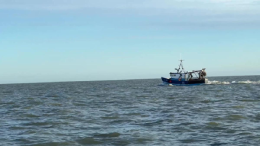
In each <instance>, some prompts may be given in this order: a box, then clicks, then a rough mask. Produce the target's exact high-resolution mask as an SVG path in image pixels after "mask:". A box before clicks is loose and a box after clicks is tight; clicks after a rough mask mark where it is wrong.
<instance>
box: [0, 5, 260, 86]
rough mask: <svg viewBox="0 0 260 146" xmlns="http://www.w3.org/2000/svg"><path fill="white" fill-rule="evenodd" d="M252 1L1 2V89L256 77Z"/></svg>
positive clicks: (258, 25)
mask: <svg viewBox="0 0 260 146" xmlns="http://www.w3.org/2000/svg"><path fill="white" fill-rule="evenodd" d="M259 18H260V1H258V0H247V1H244V0H243V1H242V0H109V1H108V0H91V1H90V0H0V52H1V54H0V67H1V71H0V83H2V84H3V83H34V82H59V81H92V80H121V79H149V78H158V79H159V78H160V77H162V76H164V77H169V72H173V71H174V69H175V68H176V67H178V65H179V60H180V54H181V58H182V59H183V60H184V63H183V64H184V67H185V70H186V71H192V70H198V69H201V68H206V71H207V75H208V76H238V75H260V59H259V54H260V41H259V40H260V19H259Z"/></svg>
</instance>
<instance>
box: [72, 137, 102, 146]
mask: <svg viewBox="0 0 260 146" xmlns="http://www.w3.org/2000/svg"><path fill="white" fill-rule="evenodd" d="M76 142H78V143H79V144H82V145H100V144H102V142H101V141H98V140H95V139H94V138H93V137H85V138H82V139H79V140H77V141H76Z"/></svg>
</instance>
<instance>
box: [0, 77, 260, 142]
mask: <svg viewBox="0 0 260 146" xmlns="http://www.w3.org/2000/svg"><path fill="white" fill-rule="evenodd" d="M208 79H209V82H208V84H205V85H199V86H168V85H164V86H161V83H162V82H161V80H160V79H146V80H121V81H95V82H64V83H38V84H8V85H0V115H1V118H0V145H1V146H2V145H3V146H81V145H100V146H102V145H108V146H109V145H111V146H112V145H118V146H128V145H129V146H143V145H147V146H162V145H164V146H173V145H176V146H179V145H192V146H204V145H205V146H220V145H227V146H239V145H241V146H245V145H259V144H260V82H259V80H260V76H241V77H209V78H208Z"/></svg>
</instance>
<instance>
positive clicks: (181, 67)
mask: <svg viewBox="0 0 260 146" xmlns="http://www.w3.org/2000/svg"><path fill="white" fill-rule="evenodd" d="M182 61H184V60H182V59H181V60H180V65H179V68H178V69H176V70H177V73H182V72H183V73H184V72H185V70H184V67H183V64H182ZM180 69H181V70H180Z"/></svg>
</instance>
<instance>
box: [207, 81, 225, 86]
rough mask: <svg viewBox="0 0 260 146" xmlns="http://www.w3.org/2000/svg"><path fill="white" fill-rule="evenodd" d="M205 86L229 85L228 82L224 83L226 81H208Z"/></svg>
mask: <svg viewBox="0 0 260 146" xmlns="http://www.w3.org/2000/svg"><path fill="white" fill-rule="evenodd" d="M206 84H208V85H218V84H230V82H226V81H224V82H221V81H215V80H214V81H208V82H207V83H206Z"/></svg>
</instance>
